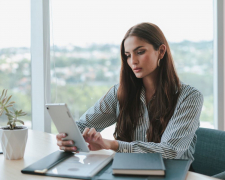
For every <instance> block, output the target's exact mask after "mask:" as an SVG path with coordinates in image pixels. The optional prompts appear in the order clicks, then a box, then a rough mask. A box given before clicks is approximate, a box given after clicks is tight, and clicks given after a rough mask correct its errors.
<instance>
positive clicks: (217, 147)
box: [192, 128, 225, 176]
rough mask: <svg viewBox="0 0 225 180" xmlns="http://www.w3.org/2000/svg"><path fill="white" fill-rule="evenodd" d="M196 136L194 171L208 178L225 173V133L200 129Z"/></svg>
mask: <svg viewBox="0 0 225 180" xmlns="http://www.w3.org/2000/svg"><path fill="white" fill-rule="evenodd" d="M196 134H197V143H196V146H195V153H194V158H195V160H194V161H193V163H192V167H193V170H194V171H195V172H197V173H200V174H204V175H208V176H213V175H216V174H218V173H221V172H223V171H225V132H224V131H219V130H214V129H207V128H199V129H198V130H197V132H196Z"/></svg>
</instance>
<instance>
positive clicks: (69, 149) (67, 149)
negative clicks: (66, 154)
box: [59, 146, 77, 152]
mask: <svg viewBox="0 0 225 180" xmlns="http://www.w3.org/2000/svg"><path fill="white" fill-rule="evenodd" d="M59 148H60V149H61V150H64V151H72V152H73V151H77V147H75V146H73V147H66V146H60V147H59Z"/></svg>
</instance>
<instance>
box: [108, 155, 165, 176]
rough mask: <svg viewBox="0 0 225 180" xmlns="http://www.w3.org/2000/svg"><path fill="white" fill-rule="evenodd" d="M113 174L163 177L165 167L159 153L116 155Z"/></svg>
mask: <svg viewBox="0 0 225 180" xmlns="http://www.w3.org/2000/svg"><path fill="white" fill-rule="evenodd" d="M112 169H113V174H115V175H116V174H126V175H155V176H164V175H165V170H166V168H165V165H164V162H163V159H162V156H161V154H159V153H116V154H115V156H114V159H113V165H112Z"/></svg>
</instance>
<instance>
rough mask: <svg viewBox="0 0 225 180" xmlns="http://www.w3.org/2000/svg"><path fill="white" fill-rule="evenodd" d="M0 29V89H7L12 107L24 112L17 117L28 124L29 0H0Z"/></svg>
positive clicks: (3, 121) (1, 122)
mask: <svg viewBox="0 0 225 180" xmlns="http://www.w3.org/2000/svg"><path fill="white" fill-rule="evenodd" d="M0 31H1V33H0V79H1V81H0V93H1V92H2V90H3V89H8V93H7V94H8V95H12V98H11V100H12V101H15V102H16V103H15V105H14V108H15V109H18V110H20V109H22V110H23V111H24V112H26V113H27V115H26V116H22V117H20V118H19V119H21V120H23V121H24V123H25V126H27V127H28V128H31V75H30V69H31V68H30V64H31V63H30V60H31V58H30V1H29V0H21V1H14V0H7V1H0ZM9 109H10V110H12V108H11V107H10V108H9ZM7 121H8V120H7V117H6V116H5V115H4V114H3V115H2V116H0V126H6V125H7ZM18 125H20V124H19V123H18Z"/></svg>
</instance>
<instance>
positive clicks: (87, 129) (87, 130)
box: [83, 128, 90, 138]
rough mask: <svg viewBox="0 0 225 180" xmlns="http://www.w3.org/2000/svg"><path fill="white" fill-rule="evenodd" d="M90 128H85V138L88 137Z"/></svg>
mask: <svg viewBox="0 0 225 180" xmlns="http://www.w3.org/2000/svg"><path fill="white" fill-rule="evenodd" d="M89 130H90V129H89V128H85V129H84V131H83V137H84V138H85V137H86V136H87V133H88V132H89Z"/></svg>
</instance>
